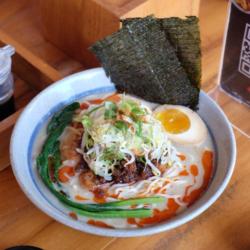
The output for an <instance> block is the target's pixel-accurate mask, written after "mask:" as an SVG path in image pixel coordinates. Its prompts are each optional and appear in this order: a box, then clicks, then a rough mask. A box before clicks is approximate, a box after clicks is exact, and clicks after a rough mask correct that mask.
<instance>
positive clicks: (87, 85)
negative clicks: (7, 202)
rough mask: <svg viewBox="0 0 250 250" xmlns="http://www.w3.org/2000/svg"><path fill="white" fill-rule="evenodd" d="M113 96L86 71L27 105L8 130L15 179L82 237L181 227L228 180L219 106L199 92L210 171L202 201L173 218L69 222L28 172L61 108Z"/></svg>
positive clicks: (232, 153) (230, 143)
mask: <svg viewBox="0 0 250 250" xmlns="http://www.w3.org/2000/svg"><path fill="white" fill-rule="evenodd" d="M114 90H115V87H114V85H113V84H112V83H111V82H110V80H109V79H108V78H107V77H106V76H105V73H104V71H103V69H101V68H96V69H91V70H86V71H83V72H80V73H77V74H74V75H71V76H69V77H66V78H64V79H63V80H60V81H58V82H57V83H55V84H53V85H51V86H49V87H48V88H46V89H45V90H43V91H42V92H41V93H40V94H39V95H37V96H36V97H35V98H34V99H33V100H32V101H31V102H30V103H29V105H27V107H26V108H25V110H24V111H23V113H22V114H21V116H20V118H19V120H18V122H17V123H16V126H15V128H14V131H13V134H12V138H11V146H10V154H11V163H12V168H13V171H14V174H15V176H16V179H17V181H18V183H19V185H20V186H21V188H22V189H23V191H24V192H25V194H26V195H27V196H28V198H29V199H30V200H31V201H32V202H33V203H34V204H35V205H36V206H37V207H39V208H40V209H41V210H42V211H43V212H45V213H46V214H48V215H49V216H51V217H52V218H54V219H55V220H57V221H59V222H61V223H63V224H66V225H68V226H70V227H72V228H75V229H77V230H81V231H84V232H88V233H92V234H97V235H104V236H115V237H131V236H142V235H149V234H154V233H159V232H162V231H165V230H169V229H172V228H175V227H177V226H180V225H182V224H183V223H186V222H188V221H190V220H192V219H193V218H195V217H196V216H198V215H199V214H201V213H202V212H204V211H205V210H206V209H207V208H208V207H209V206H211V205H212V204H213V203H214V202H215V201H216V199H217V198H218V197H219V196H220V195H221V193H222V192H223V190H224V189H225V188H226V185H227V184H228V182H229V180H230V177H231V175H232V172H233V169H234V164H235V158H236V146H235V138H234V134H233V131H232V128H231V125H230V123H229V121H228V119H227V118H226V116H225V114H224V113H223V112H222V110H221V109H220V108H219V106H218V105H217V104H216V103H215V102H214V101H213V100H212V99H211V98H210V97H209V96H207V95H206V94H205V93H204V92H202V91H201V93H200V104H199V112H198V113H199V115H200V116H201V117H202V118H203V120H204V121H205V122H206V124H207V126H208V128H209V129H210V132H211V134H212V136H213V138H214V143H215V147H216V170H215V172H214V176H213V179H212V181H211V183H210V185H209V187H208V189H207V190H206V192H205V193H204V194H203V195H202V197H201V198H200V199H199V200H197V201H196V202H195V203H194V204H193V205H192V206H190V207H189V208H188V209H187V210H185V211H184V212H183V213H181V214H179V215H177V216H175V217H174V218H172V219H170V220H168V221H165V222H162V223H159V224H156V225H153V226H150V227H147V228H139V229H129V230H125V229H123V230H121V229H108V228H107V229H106V228H98V227H94V226H92V225H88V224H85V223H82V222H79V221H75V220H73V219H71V218H70V217H69V216H68V214H67V213H66V210H65V208H64V206H63V204H62V203H60V202H59V201H58V200H57V199H56V198H55V197H54V196H53V195H52V194H51V193H50V191H49V190H48V189H47V188H46V187H45V186H44V184H43V183H42V181H41V180H40V178H39V176H38V174H37V171H36V169H34V166H32V165H33V164H32V161H33V160H34V159H33V158H34V157H33V156H32V155H33V148H34V147H33V144H34V141H35V139H36V136H37V134H38V132H39V130H40V129H41V127H43V126H44V124H45V123H46V122H47V121H48V119H49V118H50V117H51V116H52V115H53V114H54V113H55V112H56V111H58V110H60V109H61V108H62V107H63V106H64V105H66V104H69V103H71V102H72V101H74V100H77V99H80V98H83V97H84V96H88V95H92V94H95V93H107V92H112V91H114Z"/></svg>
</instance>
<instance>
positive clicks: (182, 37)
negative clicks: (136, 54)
mask: <svg viewBox="0 0 250 250" xmlns="http://www.w3.org/2000/svg"><path fill="white" fill-rule="evenodd" d="M142 19H143V18H127V19H124V20H121V22H122V24H123V25H124V26H126V25H128V24H131V23H132V22H138V21H140V20H142ZM156 20H157V21H158V22H159V23H160V24H161V28H162V29H163V30H164V31H165V33H166V36H167V38H168V39H169V41H170V43H171V44H172V46H173V47H174V48H175V50H176V54H177V57H178V59H179V60H180V62H181V65H182V66H183V68H184V69H185V71H186V73H187V75H188V77H189V80H190V82H191V83H192V84H193V85H194V86H196V87H200V81H201V48H200V44H201V41H200V29H199V18H198V17H196V16H187V17H186V18H185V19H182V18H179V17H169V18H157V19H156Z"/></svg>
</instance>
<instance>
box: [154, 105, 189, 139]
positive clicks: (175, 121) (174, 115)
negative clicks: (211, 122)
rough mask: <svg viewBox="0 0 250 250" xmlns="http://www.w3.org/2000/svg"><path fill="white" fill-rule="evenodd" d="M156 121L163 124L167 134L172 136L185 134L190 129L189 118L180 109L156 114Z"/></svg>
mask: <svg viewBox="0 0 250 250" xmlns="http://www.w3.org/2000/svg"><path fill="white" fill-rule="evenodd" d="M156 119H157V120H159V121H160V122H161V123H162V125H163V126H164V128H165V129H166V131H167V132H169V133H172V134H179V133H183V132H185V131H187V130H188V129H189V128H190V120H189V118H188V116H187V115H186V114H185V113H183V112H181V111H180V110H178V109H166V110H164V111H162V112H159V113H157V114H156Z"/></svg>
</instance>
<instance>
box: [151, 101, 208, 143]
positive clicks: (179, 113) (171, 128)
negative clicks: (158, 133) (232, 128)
mask: <svg viewBox="0 0 250 250" xmlns="http://www.w3.org/2000/svg"><path fill="white" fill-rule="evenodd" d="M153 114H154V117H155V118H156V119H157V120H159V121H160V122H161V123H162V125H163V127H164V128H165V130H166V132H167V134H168V137H169V139H170V140H172V141H174V142H176V143H179V144H200V143H202V142H203V141H204V140H205V139H206V137H207V133H208V132H207V127H206V125H205V123H204V122H203V121H202V119H201V118H200V116H199V115H198V114H197V113H196V112H194V111H193V110H191V109H189V108H187V107H184V106H179V105H161V106H159V107H157V108H156V109H155V110H154V112H153Z"/></svg>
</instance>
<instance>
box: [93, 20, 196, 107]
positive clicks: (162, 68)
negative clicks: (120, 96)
mask: <svg viewBox="0 0 250 250" xmlns="http://www.w3.org/2000/svg"><path fill="white" fill-rule="evenodd" d="M90 49H91V50H92V51H93V52H94V53H95V55H96V57H97V58H98V59H99V61H100V62H101V63H102V65H103V68H104V70H105V72H106V74H107V75H108V76H110V78H111V80H112V82H114V84H115V85H116V87H117V89H118V90H119V91H122V92H126V93H130V94H134V95H137V96H139V97H142V98H144V99H145V100H148V101H152V102H157V103H168V104H179V105H185V106H189V107H191V108H195V107H196V106H197V104H198V98H199V89H198V88H197V87H195V86H193V85H192V84H191V83H190V80H189V78H188V76H187V74H186V71H185V70H184V69H183V67H182V66H181V63H180V61H179V59H178V57H177V55H176V50H175V48H174V47H173V46H172V45H171V43H170V41H169V40H168V38H167V36H166V33H165V31H164V30H163V29H162V24H161V22H159V21H158V20H157V19H155V18H154V17H152V16H149V17H146V18H140V19H136V20H134V21H129V22H127V23H124V25H123V27H122V29H120V30H119V31H118V32H116V33H114V34H112V35H110V36H108V37H106V38H104V39H103V40H101V41H98V42H96V43H95V44H94V45H93V46H92V47H91V48H90Z"/></svg>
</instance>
